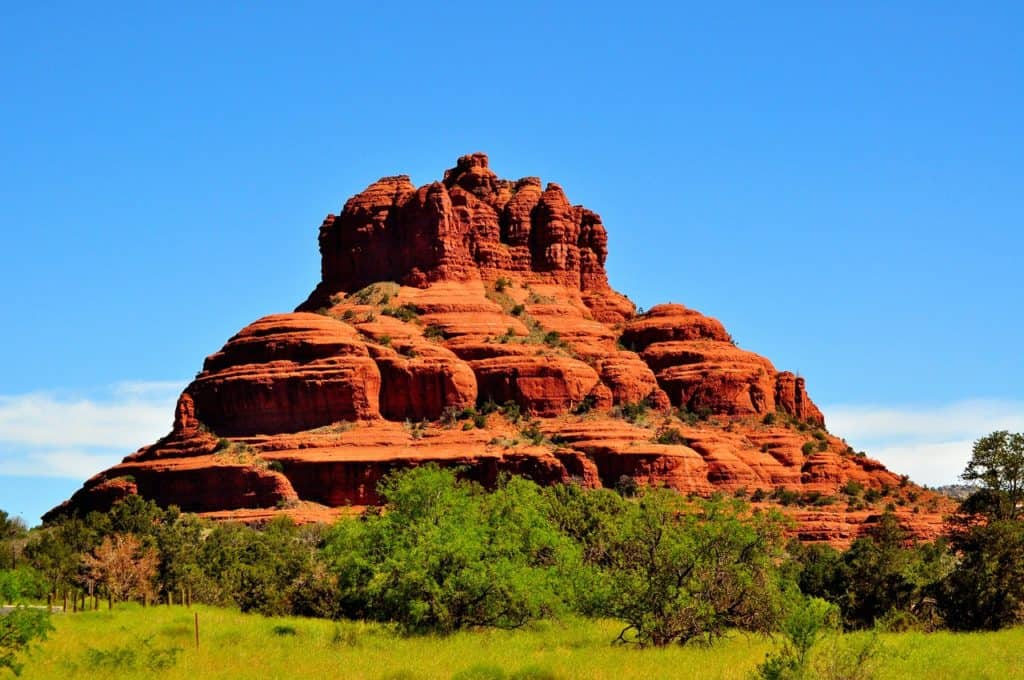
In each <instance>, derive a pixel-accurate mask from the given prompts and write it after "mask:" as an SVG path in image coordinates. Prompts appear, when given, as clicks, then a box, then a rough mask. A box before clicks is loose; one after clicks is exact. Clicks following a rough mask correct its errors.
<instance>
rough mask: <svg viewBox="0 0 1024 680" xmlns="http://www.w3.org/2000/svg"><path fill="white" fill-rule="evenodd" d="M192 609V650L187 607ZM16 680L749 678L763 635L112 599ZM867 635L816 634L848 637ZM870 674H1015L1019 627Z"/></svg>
mask: <svg viewBox="0 0 1024 680" xmlns="http://www.w3.org/2000/svg"><path fill="white" fill-rule="evenodd" d="M196 612H198V614H199V626H200V647H199V649H198V650H197V649H196V648H195V641H194V630H193V615H194V614H195V613H196ZM53 618H54V624H55V626H56V630H55V631H54V632H53V633H52V634H51V635H50V637H49V639H48V640H47V641H46V642H44V643H42V644H41V645H37V646H36V647H35V648H34V651H33V653H32V654H31V656H30V657H29V659H28V663H27V664H26V667H25V670H24V672H23V677H25V678H27V679H33V678H95V677H117V678H152V677H158V678H187V679H188V680H205V679H207V678H225V679H227V678H232V679H233V678H240V677H246V678H297V677H309V678H328V677H345V678H369V679H374V680H377V679H384V678H395V679H398V678H402V679H409V680H412V679H414V678H460V679H461V680H469V679H471V678H472V679H479V680H485V679H486V680H491V679H497V678H507V679H509V680H511V679H512V678H522V679H524V680H525V679H527V678H529V679H534V680H542V679H547V678H608V679H609V680H611V679H613V678H615V679H618V678H747V677H749V675H750V673H751V671H752V670H753V669H754V668H755V667H756V666H757V665H758V664H759V663H760V662H761V661H763V660H764V658H765V655H766V654H767V653H768V652H769V651H770V650H771V649H772V643H771V641H770V640H768V639H766V638H763V637H759V636H747V635H735V636H732V637H730V638H728V639H725V640H723V641H720V642H719V643H717V644H715V645H714V646H712V647H700V646H688V647H678V646H672V647H669V648H666V649H635V648H628V647H622V646H612V645H611V644H610V641H611V640H612V639H613V638H614V637H615V636H616V635H617V634H618V630H619V629H618V627H617V624H615V623H614V622H610V621H609V622H594V621H585V620H572V621H567V622H542V623H539V624H535V625H532V626H530V627H528V628H526V629H522V630H517V631H482V632H464V633H458V634H455V635H451V636H449V637H401V636H398V635H396V634H394V633H393V632H391V631H390V630H389V629H388V628H386V627H384V626H381V625H379V624H364V623H351V622H340V623H335V622H332V621H325V620H318V619H302V618H291V617H275V618H267V617H261V616H255V615H248V614H241V613H239V612H237V611H234V610H229V609H218V608H213V607H205V606H198V607H194V608H192V609H186V608H183V607H173V608H169V607H150V608H148V609H145V608H142V607H139V606H137V605H121V606H118V607H115V608H114V610H113V611H106V610H101V611H97V612H88V613H79V614H65V615H60V614H58V615H55V616H54V617H53ZM866 635H867V634H856V635H847V636H843V637H842V638H840V639H833V640H831V641H829V640H826V641H825V642H823V643H821V647H820V650H819V652H820V654H821V656H822V658H828V657H829V656H830V655H832V654H834V653H835V652H836V649H837V647H836V645H838V646H839V648H840V649H841V648H842V647H843V646H850V645H853V646H856V645H857V644H860V643H863V642H865V640H866V637H865V636H866ZM880 642H881V649H882V651H881V654H880V656H879V658H878V659H877V661H876V662H875V663H874V667H875V670H876V675H875V677H878V678H913V677H927V678H929V680H939V679H943V678H973V679H981V678H1013V677H1024V628H1015V629H1010V630H1006V631H1002V632H998V633H971V634H954V633H948V632H940V633H930V634H923V633H898V634H895V633H892V634H883V635H881V636H880Z"/></svg>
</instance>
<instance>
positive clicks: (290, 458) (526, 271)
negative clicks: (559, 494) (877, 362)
mask: <svg viewBox="0 0 1024 680" xmlns="http://www.w3.org/2000/svg"><path fill="white" fill-rule="evenodd" d="M319 243H320V253H321V257H322V267H321V280H320V283H319V284H318V285H317V286H316V288H315V289H314V290H313V292H312V293H311V294H310V296H309V298H308V299H307V300H306V301H305V302H303V303H302V304H301V305H300V306H299V308H298V310H297V311H296V312H294V313H290V314H274V315H271V316H267V317H264V318H262V319H259V320H257V321H255V322H253V323H252V324H250V325H249V326H247V327H246V328H244V329H242V330H241V331H240V332H239V333H238V334H236V335H235V336H234V337H232V338H231V339H229V340H228V342H227V343H226V344H225V345H224V347H222V348H221V349H220V350H219V351H218V352H216V353H214V354H212V355H211V356H209V357H207V359H206V361H205V363H204V365H203V370H202V371H201V372H200V373H199V374H198V376H197V377H196V378H195V380H194V381H193V382H192V383H191V384H190V385H189V386H188V387H187V388H186V389H185V391H184V393H183V394H182V395H181V398H180V400H179V402H178V407H177V410H176V414H175V419H174V426H173V429H172V431H171V432H170V434H168V435H167V436H166V437H164V438H163V439H161V440H160V441H158V442H156V443H155V444H153V445H151V446H147V447H145V448H142V449H140V450H139V451H137V452H136V453H134V454H132V455H130V456H128V457H127V458H125V460H124V461H123V462H122V463H121V464H120V465H117V466H115V467H113V468H111V469H110V470H107V471H105V472H102V473H100V474H98V475H96V476H95V477H93V478H92V479H90V480H89V481H87V482H86V484H85V486H84V487H83V488H82V489H81V490H80V491H78V492H77V493H75V495H74V496H73V497H72V498H71V499H70V500H69V501H66V502H65V503H64V504H63V505H61V506H60V507H58V508H55V509H54V510H53V511H51V513H50V515H49V517H51V518H52V517H56V516H58V515H61V514H66V513H69V512H85V511H89V510H92V509H105V508H107V507H109V506H110V505H111V503H113V502H115V501H116V500H118V499H119V498H121V497H123V496H125V495H127V494H133V493H137V494H141V495H143V496H145V497H147V498H152V499H153V500H155V501H156V502H158V503H160V504H162V505H168V504H176V505H178V506H180V507H181V508H182V509H183V510H186V511H193V512H200V513H204V514H207V515H208V516H211V517H219V518H236V519H242V520H247V521H257V520H262V519H265V518H267V517H270V516H272V515H274V514H276V513H287V514H289V515H291V516H293V517H295V518H296V519H298V520H305V521H309V520H321V519H330V518H332V517H335V516H337V515H338V514H340V513H342V512H344V511H345V509H346V508H351V507H359V506H364V505H368V504H373V503H376V502H378V500H379V499H378V498H377V496H376V484H377V482H378V481H379V480H380V479H381V477H383V476H384V475H385V474H387V473H388V472H390V471H392V470H395V469H398V468H402V467H407V466H411V465H419V464H423V463H426V462H436V463H438V464H441V465H459V466H463V467H464V469H465V470H466V473H465V474H466V475H467V476H469V477H471V478H473V479H477V480H479V481H481V482H483V483H484V484H493V483H494V482H495V481H496V480H497V478H498V477H499V475H501V474H503V473H513V474H521V475H527V476H529V477H531V478H532V479H534V480H536V481H538V482H540V483H545V484H550V483H570V482H574V483H580V484H584V485H587V486H609V487H612V486H616V485H621V484H634V483H639V484H656V485H668V486H670V487H673V488H675V489H678V490H679V491H681V492H685V493H696V494H703V495H707V494H710V493H712V492H715V491H721V492H726V493H730V494H735V495H740V496H748V497H751V498H752V499H753V500H755V501H756V502H758V503H763V504H774V505H781V506H782V507H783V508H784V510H786V511H787V512H789V513H790V514H792V515H793V516H794V517H795V519H796V520H797V528H796V529H795V533H796V534H797V535H799V536H800V537H801V538H803V539H806V540H818V541H831V542H833V543H837V544H842V543H845V542H849V541H850V540H852V539H853V538H854V537H855V536H857V535H858V534H859V533H860V532H862V531H863V530H864V529H865V527H866V526H869V525H870V524H871V522H873V521H875V520H877V517H878V515H879V513H880V512H881V511H882V510H883V508H884V507H885V506H887V505H889V504H892V507H894V508H896V512H897V514H898V515H899V516H900V518H901V520H902V521H903V523H904V524H905V525H906V526H907V527H908V528H909V529H911V530H912V531H914V532H915V533H916V534H917V535H918V536H921V537H928V536H932V535H935V534H936V533H937V532H938V530H939V529H940V527H941V513H942V511H943V510H945V509H946V508H947V507H948V503H947V502H945V501H943V500H942V499H940V498H938V497H937V496H935V495H934V494H930V493H929V492H926V491H924V490H922V489H920V488H918V487H916V486H914V485H913V484H910V483H909V482H908V481H907V480H906V479H905V478H900V477H898V476H897V475H894V474H893V473H891V472H889V471H887V470H886V469H885V468H884V467H883V466H882V465H881V464H880V463H878V462H877V461H874V460H872V459H870V458H867V457H865V456H863V455H862V454H861V455H858V454H856V453H855V452H854V451H853V450H852V449H850V448H849V447H848V446H847V445H846V444H845V442H843V441H842V440H840V439H838V438H836V437H834V436H833V435H831V434H829V433H828V432H827V431H826V430H825V429H824V425H825V421H824V417H823V416H822V413H821V411H820V410H818V408H817V407H816V406H815V405H814V402H813V401H811V398H810V396H808V394H807V389H806V385H805V384H804V380H803V378H800V377H798V376H795V375H793V374H792V373H789V372H786V371H778V370H776V368H775V366H773V365H772V363H771V362H770V361H769V360H768V359H766V358H764V357H762V356H759V355H757V354H754V353H753V352H749V351H746V350H742V349H739V348H738V347H736V345H735V343H734V342H733V340H732V337H731V336H730V335H729V333H728V332H726V330H725V328H724V327H723V326H722V324H721V323H719V322H718V321H717V320H715V319H713V318H711V317H708V316H704V315H703V314H701V313H699V312H697V311H695V310H692V309H688V308H686V307H684V306H683V305H679V304H665V305H659V306H656V307H654V308H652V309H651V310H649V311H647V312H646V313H643V314H638V313H637V311H636V309H635V307H634V305H633V304H632V303H631V302H630V301H629V300H628V298H626V297H625V296H623V295H621V294H619V293H617V292H616V291H614V290H613V289H612V288H611V287H610V286H609V284H608V278H607V275H606V273H605V269H604V263H605V259H606V258H607V255H608V236H607V233H606V231H605V228H604V225H603V224H602V222H601V218H600V217H599V216H598V215H597V213H595V212H593V211H591V210H588V209H587V208H584V207H582V206H578V205H572V204H571V203H570V202H569V200H568V199H567V198H566V195H565V192H564V191H563V190H562V188H561V187H560V186H558V185H557V184H553V183H549V184H547V185H546V186H545V185H543V184H542V183H541V181H540V180H539V179H538V178H536V177H526V178H523V179H520V180H517V181H514V182H513V181H509V180H504V179H499V178H498V177H497V175H495V173H494V172H493V171H492V170H491V169H490V167H489V164H488V159H487V156H485V155H484V154H480V153H477V154H472V155H468V156H463V157H462V158H460V159H459V160H458V162H457V164H456V166H455V167H454V168H452V169H450V170H448V171H446V172H445V174H444V178H443V180H442V181H440V182H433V183H431V184H428V185H426V186H423V187H419V188H417V187H415V186H414V185H413V184H412V182H411V181H410V180H409V178H408V177H406V176H404V175H403V176H396V177H385V178H382V179H380V180H378V181H377V182H375V183H373V184H371V185H370V186H369V187H368V188H367V189H366V190H365V191H363V192H362V193H360V194H357V195H356V196H354V197H352V198H351V199H349V200H348V202H347V203H346V204H345V206H344V208H343V209H342V211H341V213H340V214H339V215H328V216H327V218H326V219H325V220H324V222H323V224H322V225H321V227H320V235H319Z"/></svg>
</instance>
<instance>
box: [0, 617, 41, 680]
mask: <svg viewBox="0 0 1024 680" xmlns="http://www.w3.org/2000/svg"><path fill="white" fill-rule="evenodd" d="M52 630H53V624H52V623H51V622H50V612H49V611H46V610H43V609H24V608H20V607H19V608H18V609H15V610H14V611H12V612H10V613H9V614H7V615H5V616H0V669H4V668H9V669H10V670H11V672H13V673H14V674H15V675H20V674H21V668H22V664H21V663H20V662H19V661H18V657H19V656H20V655H21V653H22V652H24V651H26V650H27V649H28V648H29V647H30V646H31V645H32V643H33V642H35V641H37V640H45V639H46V636H47V635H48V634H49V633H50V632H51V631H52Z"/></svg>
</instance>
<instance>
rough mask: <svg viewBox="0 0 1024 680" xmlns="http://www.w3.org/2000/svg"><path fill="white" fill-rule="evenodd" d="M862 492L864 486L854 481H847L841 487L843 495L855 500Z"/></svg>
mask: <svg viewBox="0 0 1024 680" xmlns="http://www.w3.org/2000/svg"><path fill="white" fill-rule="evenodd" d="M863 490H864V485H863V484H861V483H860V482H858V481H856V480H854V479H850V480H848V481H847V482H846V484H844V485H843V488H842V489H841V491H842V492H843V493H844V494H846V495H847V496H850V497H851V498H856V497H857V496H859V495H860V494H861V492H862V491H863Z"/></svg>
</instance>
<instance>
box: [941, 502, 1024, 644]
mask: <svg viewBox="0 0 1024 680" xmlns="http://www.w3.org/2000/svg"><path fill="white" fill-rule="evenodd" d="M952 547H953V549H954V551H955V552H956V553H957V554H958V555H959V561H958V563H957V565H956V568H955V569H954V570H953V572H952V573H951V574H950V575H949V577H948V578H947V579H946V581H945V584H944V588H943V592H942V596H941V598H940V600H941V604H942V608H943V610H944V612H945V617H946V623H947V624H948V625H949V626H950V627H951V628H954V629H958V630H978V629H982V630H996V629H999V628H1003V627H1005V626H1011V625H1014V624H1018V623H1021V622H1024V522H1021V521H1019V520H993V521H990V522H988V523H986V524H982V525H975V526H972V527H970V528H967V529H965V530H962V531H960V532H958V533H955V534H954V535H953V538H952Z"/></svg>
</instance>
